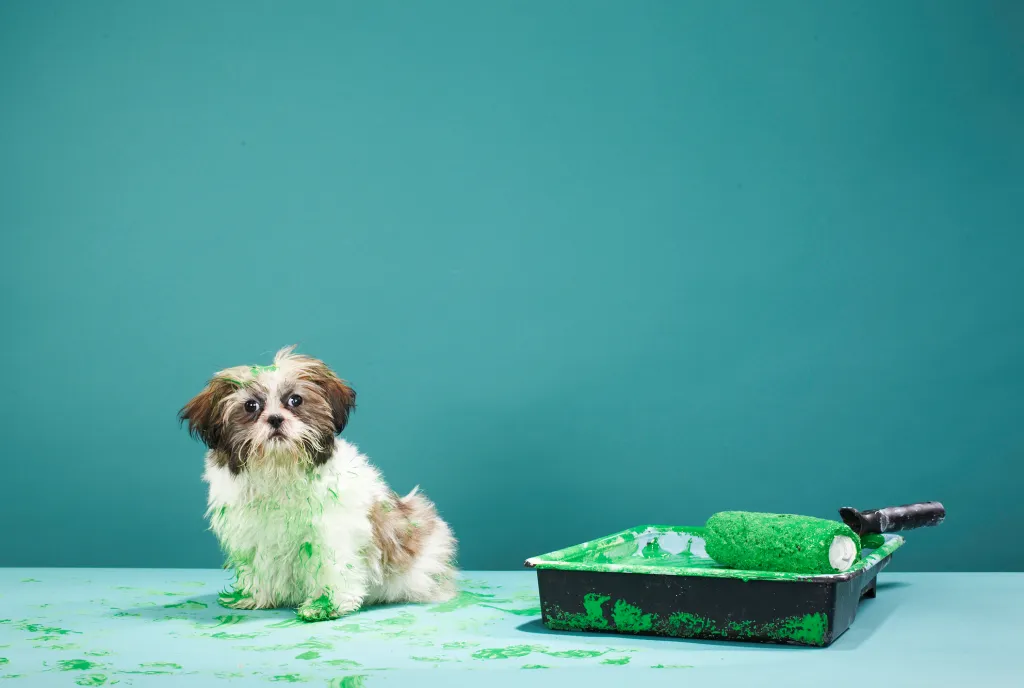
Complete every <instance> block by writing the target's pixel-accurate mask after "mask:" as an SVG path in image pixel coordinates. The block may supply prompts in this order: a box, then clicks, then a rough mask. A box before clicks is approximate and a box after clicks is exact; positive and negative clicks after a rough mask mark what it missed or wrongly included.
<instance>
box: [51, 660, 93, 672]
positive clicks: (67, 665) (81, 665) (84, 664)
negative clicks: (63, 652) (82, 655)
mask: <svg viewBox="0 0 1024 688" xmlns="http://www.w3.org/2000/svg"><path fill="white" fill-rule="evenodd" d="M97 666H99V665H98V664H93V663H92V662H90V661H89V660H86V659H62V660H60V661H59V662H57V668H58V669H60V670H61V671H88V670H89V669H92V668H95V667H97Z"/></svg>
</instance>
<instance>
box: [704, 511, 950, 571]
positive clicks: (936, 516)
mask: <svg viewBox="0 0 1024 688" xmlns="http://www.w3.org/2000/svg"><path fill="white" fill-rule="evenodd" d="M839 515H840V517H841V518H842V519H843V522H842V523H840V522H839V521H832V520H829V519H825V518H814V517H812V516H797V515H794V514H765V513H756V512H752V511H720V512H718V513H717V514H714V515H713V516H712V517H711V518H709V519H708V521H707V525H706V527H705V535H704V543H705V547H706V549H707V553H708V556H710V557H711V558H712V559H714V560H715V561H717V562H718V563H719V564H722V565H724V566H728V567H730V568H735V569H743V570H747V571H778V572H785V573H803V574H829V573H842V572H844V571H847V570H848V569H849V568H850V567H852V566H853V565H854V564H855V563H856V562H857V560H858V559H859V558H860V555H861V550H862V548H865V547H866V548H877V547H880V546H881V545H882V543H883V542H884V539H883V538H882V534H883V533H895V532H898V531H902V530H911V529H913V528H924V527H928V526H937V525H939V524H940V523H942V521H943V519H944V518H945V516H946V510H945V508H944V507H943V506H942V504H940V503H939V502H922V503H918V504H905V505H903V506H894V507H888V508H885V509H873V510H871V511H864V512H861V511H857V510H856V509H854V508H853V507H843V508H842V509H840V510H839Z"/></svg>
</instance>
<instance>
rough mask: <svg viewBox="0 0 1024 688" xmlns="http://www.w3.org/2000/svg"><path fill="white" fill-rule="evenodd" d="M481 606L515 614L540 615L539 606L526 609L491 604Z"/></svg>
mask: <svg viewBox="0 0 1024 688" xmlns="http://www.w3.org/2000/svg"><path fill="white" fill-rule="evenodd" d="M480 606H481V607H487V608H488V609H497V610H498V611H501V612H505V613H506V614H515V615H516V616H540V607H530V608H528V609H506V608H505V607H496V606H494V605H493V604H481V605H480Z"/></svg>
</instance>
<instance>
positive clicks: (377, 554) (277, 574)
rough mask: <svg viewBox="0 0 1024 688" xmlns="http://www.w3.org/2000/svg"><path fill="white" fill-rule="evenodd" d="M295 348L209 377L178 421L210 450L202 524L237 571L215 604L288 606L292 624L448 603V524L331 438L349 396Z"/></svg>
mask: <svg viewBox="0 0 1024 688" xmlns="http://www.w3.org/2000/svg"><path fill="white" fill-rule="evenodd" d="M293 350H294V347H289V348H285V349H282V350H281V351H279V352H278V353H277V355H276V356H275V357H274V363H273V365H270V366H251V367H250V366H240V367H236V368H228V369H227V370H222V371H221V372H219V373H216V374H215V375H214V376H213V379H212V380H210V382H209V383H208V384H207V386H206V388H205V389H204V390H203V391H202V392H200V393H199V394H198V395H197V396H196V397H195V398H194V399H192V400H191V401H190V402H188V403H187V404H186V405H185V407H184V408H182V409H181V411H180V413H179V419H180V420H181V422H182V423H186V422H187V423H188V430H189V432H190V433H191V434H192V435H193V436H194V437H197V438H198V439H200V440H202V441H203V443H205V444H206V446H207V447H208V448H209V451H208V452H207V453H206V470H205V472H204V474H203V479H204V480H205V481H206V482H207V483H208V484H209V499H208V504H209V508H208V510H207V518H209V519H210V526H211V530H213V532H214V533H215V534H216V535H217V538H218V540H219V541H220V544H221V547H222V548H223V549H224V552H225V554H226V557H227V562H226V564H225V565H226V566H227V567H230V568H233V569H234V572H235V582H234V584H233V585H232V586H231V587H230V588H229V589H228V590H225V591H224V592H223V593H222V594H221V596H220V600H219V601H220V603H221V604H222V605H224V606H226V607H230V608H233V609H267V608H272V607H297V609H298V616H299V618H300V619H302V620H304V621H321V620H324V619H333V618H337V617H339V616H341V615H343V614H347V613H349V612H352V611H354V610H356V609H359V607H361V606H362V605H365V604H372V603H386V602H442V601H445V600H447V599H450V598H451V597H452V596H453V595H454V592H455V584H454V578H455V568H454V557H455V539H454V538H453V536H452V532H451V529H450V528H449V527H448V524H446V523H445V522H444V521H443V520H441V517H440V516H438V513H437V510H436V509H435V508H434V505H433V504H431V502H430V501H429V500H428V499H427V498H426V497H424V496H423V495H422V494H420V493H419V492H418V491H417V490H416V489H414V490H413V491H412V492H411V493H409V494H408V495H407V496H405V497H399V496H398V495H396V494H395V493H394V492H392V491H391V490H390V489H389V488H388V487H387V485H386V484H385V483H384V480H383V479H382V478H381V475H380V473H379V472H378V471H377V469H376V468H374V467H373V466H372V465H370V463H369V461H368V460H367V458H366V457H365V456H363V455H362V454H361V453H359V451H358V450H357V449H356V448H355V447H354V446H353V445H351V444H349V443H348V442H346V441H344V440H342V439H340V438H338V437H336V436H337V435H338V434H339V433H341V431H342V429H344V427H345V424H346V423H347V422H348V417H349V414H350V413H351V412H352V411H353V409H354V408H355V404H356V394H355V392H354V391H353V390H352V389H351V388H350V387H349V386H348V385H347V384H346V383H345V382H344V381H343V380H341V379H339V378H338V376H337V375H335V374H334V373H333V372H332V371H331V369H330V368H328V367H327V366H326V365H325V364H324V363H323V362H321V361H318V360H317V359H315V358H310V357H308V356H301V355H298V354H295V353H293Z"/></svg>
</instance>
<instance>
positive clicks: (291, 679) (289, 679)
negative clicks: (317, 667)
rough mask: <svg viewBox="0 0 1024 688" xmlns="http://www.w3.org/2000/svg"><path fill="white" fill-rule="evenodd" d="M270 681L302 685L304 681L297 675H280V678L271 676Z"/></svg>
mask: <svg viewBox="0 0 1024 688" xmlns="http://www.w3.org/2000/svg"><path fill="white" fill-rule="evenodd" d="M270 680H271V681H284V682H285V683H302V682H303V681H305V680H306V679H304V678H302V677H301V676H299V675H298V674H282V675H280V676H271V677H270Z"/></svg>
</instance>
